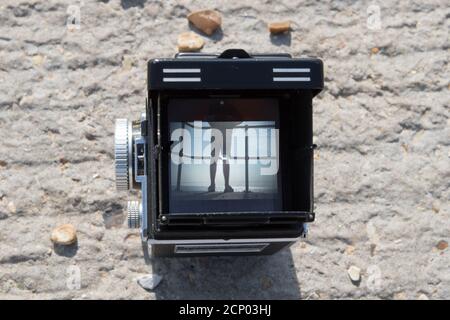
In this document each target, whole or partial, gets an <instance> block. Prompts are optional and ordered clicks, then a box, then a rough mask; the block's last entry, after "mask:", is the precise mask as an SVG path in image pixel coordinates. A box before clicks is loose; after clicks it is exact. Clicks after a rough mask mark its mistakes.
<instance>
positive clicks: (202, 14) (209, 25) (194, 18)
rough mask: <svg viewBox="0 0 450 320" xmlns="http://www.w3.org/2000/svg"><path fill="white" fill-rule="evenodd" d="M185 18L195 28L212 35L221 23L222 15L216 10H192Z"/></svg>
mask: <svg viewBox="0 0 450 320" xmlns="http://www.w3.org/2000/svg"><path fill="white" fill-rule="evenodd" d="M187 18H188V20H189V22H191V23H192V24H193V25H194V26H195V27H196V28H197V29H199V30H201V31H202V32H203V33H205V34H207V35H208V36H210V35H212V34H213V33H214V32H215V31H216V30H217V29H218V28H220V26H221V24H222V17H221V16H220V13H219V12H217V11H216V10H201V11H196V12H192V13H190V14H189V15H188V16H187Z"/></svg>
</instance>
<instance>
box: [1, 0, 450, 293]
mask: <svg viewBox="0 0 450 320" xmlns="http://www.w3.org/2000/svg"><path fill="white" fill-rule="evenodd" d="M199 3H200V2H194V1H179V2H175V1H164V2H161V3H157V2H155V1H150V0H148V1H145V0H121V1H119V0H111V1H108V0H103V1H93V0H83V3H82V6H81V7H80V8H81V28H80V29H79V30H77V29H75V30H73V31H69V30H68V29H67V27H66V20H67V17H68V13H67V12H69V13H70V12H73V11H71V10H73V9H70V8H69V7H68V6H69V5H76V4H77V1H62V0H61V1H54V0H51V1H43V0H2V1H1V3H0V298H63V299H65V298H67V299H72V298H86V299H93V298H104V299H120V298H127V299H128V298H133V299H134V298H146V299H147V298H148V299H165V298H274V299H276V298H294V299H298V298H304V299H322V298H388V299H391V298H395V299H402V298H413V299H415V298H421V299H422V298H429V299H435V298H447V299H448V298H450V269H449V265H450V256H449V254H450V253H449V249H448V248H445V246H439V247H440V248H441V249H442V248H443V250H440V249H438V246H437V244H438V243H439V241H441V240H443V241H447V242H449V241H450V237H449V229H450V220H449V201H448V199H449V198H450V193H449V187H450V183H449V181H450V170H449V157H450V150H449V141H450V130H449V126H450V121H449V101H450V99H449V98H450V95H449V90H450V87H449V80H448V75H449V74H450V70H449V64H448V62H449V27H450V24H449V20H450V10H449V7H448V1H445V0H442V1H437V0H432V1H395V2H389V4H384V2H381V1H380V3H379V5H380V6H381V30H377V31H373V30H370V29H369V28H368V24H367V18H368V14H367V10H368V6H369V4H373V2H370V3H369V2H366V1H336V2H335V1H323V2H321V3H317V2H316V1H312V0H311V1H298V0H294V1H290V0H289V1H288V0H278V1H262V2H260V1H255V0H252V1H245V4H244V2H243V1H217V2H212V1H204V2H203V1H202V7H199ZM202 8H211V9H217V10H218V11H220V12H221V14H222V17H223V26H222V32H219V33H216V34H215V35H213V36H212V37H209V38H208V37H205V41H206V43H205V48H204V49H203V51H204V52H220V51H222V50H223V49H225V48H230V47H242V48H244V49H247V50H248V51H251V52H289V53H291V54H293V55H295V56H301V55H313V56H318V57H320V58H322V59H323V60H324V62H325V66H326V69H325V77H326V89H325V90H324V91H323V92H322V93H321V94H320V95H319V96H318V97H317V98H316V99H315V105H314V110H315V111H314V117H315V118H314V126H315V143H317V144H318V145H319V149H318V152H317V153H316V162H315V164H316V168H315V195H316V206H317V209H316V212H317V220H316V222H315V223H313V224H312V225H311V228H310V236H309V238H308V239H306V241H303V242H301V243H297V244H296V245H294V246H293V247H291V248H290V249H288V250H284V251H282V252H280V253H278V254H276V255H274V256H271V257H256V258H254V257H250V258H195V259H177V260H158V261H153V263H152V265H151V266H146V265H145V264H144V261H143V258H142V253H141V248H140V242H139V238H138V236H137V234H136V233H133V232H130V231H129V230H128V229H127V228H126V227H125V225H124V218H125V216H124V204H125V203H126V202H125V201H126V199H127V196H126V195H125V194H119V193H118V192H116V191H115V188H114V181H113V178H114V173H113V129H114V122H113V121H114V119H115V118H117V117H124V116H128V117H137V115H138V114H139V113H140V112H141V111H142V110H143V108H144V99H145V96H146V79H145V77H146V61H147V60H148V59H150V58H154V57H167V56H172V55H173V54H174V53H175V47H176V40H177V36H178V34H179V33H181V32H184V31H189V30H190V27H189V26H188V24H187V20H186V15H187V14H188V12H189V11H190V10H197V9H202ZM370 10H372V9H370ZM370 10H369V11H370ZM370 12H372V11H370ZM287 19H291V20H292V22H293V25H292V28H293V31H292V32H291V33H290V35H284V36H279V37H272V38H271V37H270V36H269V33H268V30H267V22H270V21H280V20H287ZM369 20H370V19H369ZM370 23H372V22H371V21H369V24H370ZM373 48H378V49H379V50H378V51H377V49H373ZM63 223H71V224H73V225H74V226H75V227H76V228H77V230H78V234H77V235H78V242H77V244H76V245H74V246H71V247H69V248H67V249H64V248H53V246H52V244H51V242H50V233H51V230H52V229H53V228H54V227H55V226H57V225H59V224H63ZM351 265H355V266H356V267H358V268H360V269H361V282H360V283H357V284H354V283H352V282H351V281H350V279H349V276H348V274H347V270H348V268H349V267H350V266H351ZM71 266H77V267H79V268H80V271H81V289H79V290H73V289H72V290H71V289H70V288H73V286H72V285H71V280H70V279H71V278H70V277H71V275H73V270H76V269H73V268H69V267H71ZM152 269H153V270H154V271H155V272H157V273H158V274H161V275H163V276H164V279H163V281H162V282H161V284H160V285H159V286H158V287H157V288H156V289H155V291H154V292H146V291H145V290H144V289H142V288H141V287H140V286H139V285H138V284H137V283H136V281H135V280H134V278H136V277H138V276H140V275H143V274H146V273H148V272H150V271H151V270H152Z"/></svg>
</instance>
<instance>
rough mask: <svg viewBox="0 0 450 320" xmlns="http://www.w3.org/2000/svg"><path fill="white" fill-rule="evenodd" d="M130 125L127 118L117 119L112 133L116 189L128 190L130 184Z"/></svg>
mask: <svg viewBox="0 0 450 320" xmlns="http://www.w3.org/2000/svg"><path fill="white" fill-rule="evenodd" d="M131 148H132V125H131V122H130V121H128V120H127V119H117V120H116V128H115V133H114V158H115V169H116V188H117V190H128V189H130V188H131V184H132V174H131V169H132V164H131V161H132V158H131V150H132V149H131Z"/></svg>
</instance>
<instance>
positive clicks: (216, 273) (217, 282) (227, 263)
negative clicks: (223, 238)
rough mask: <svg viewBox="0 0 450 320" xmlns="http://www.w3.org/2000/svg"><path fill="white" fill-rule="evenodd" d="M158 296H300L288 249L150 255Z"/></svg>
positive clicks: (246, 297)
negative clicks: (219, 254)
mask: <svg viewBox="0 0 450 320" xmlns="http://www.w3.org/2000/svg"><path fill="white" fill-rule="evenodd" d="M150 262H151V264H152V267H153V272H154V273H157V274H159V275H162V276H163V280H162V282H161V284H160V285H159V286H158V287H157V288H156V289H155V290H154V292H155V296H156V299H301V294H300V292H301V291H300V286H299V283H298V282H297V277H296V272H295V265H294V262H293V259H292V254H291V251H290V249H289V248H285V249H283V250H281V251H280V252H278V253H276V254H274V255H271V256H226V257H193V258H151V259H150Z"/></svg>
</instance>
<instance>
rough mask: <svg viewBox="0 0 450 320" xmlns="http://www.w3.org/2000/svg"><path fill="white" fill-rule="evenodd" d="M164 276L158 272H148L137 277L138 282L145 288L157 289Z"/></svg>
mask: <svg viewBox="0 0 450 320" xmlns="http://www.w3.org/2000/svg"><path fill="white" fill-rule="evenodd" d="M162 279H163V278H162V276H160V275H157V274H148V275H145V276H142V277H139V278H137V280H136V281H137V283H138V284H139V285H140V286H141V287H142V288H144V289H145V290H153V289H155V288H156V287H157V286H158V285H159V284H160V282H161V280H162Z"/></svg>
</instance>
